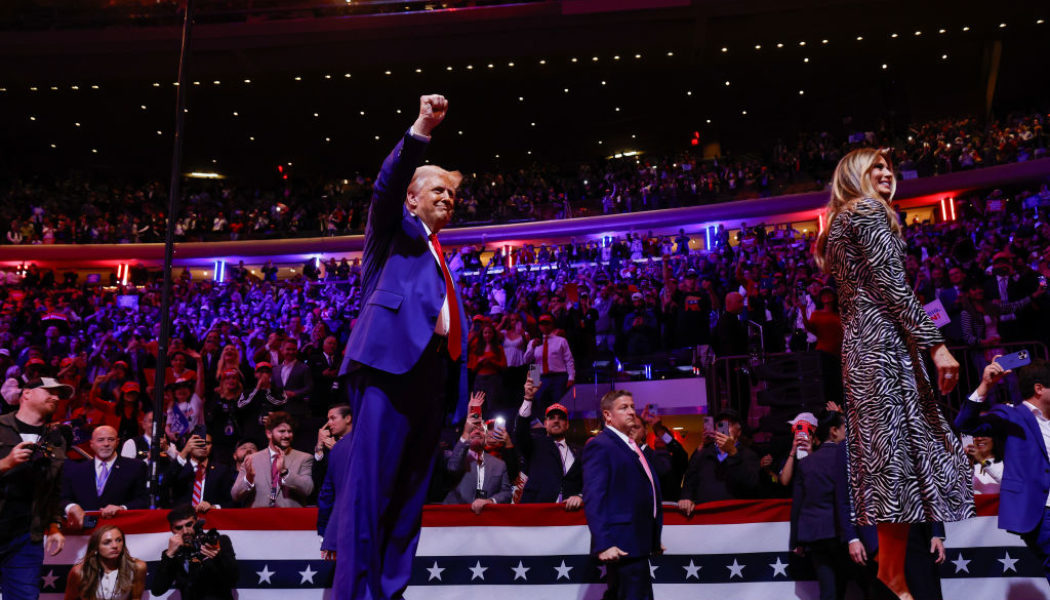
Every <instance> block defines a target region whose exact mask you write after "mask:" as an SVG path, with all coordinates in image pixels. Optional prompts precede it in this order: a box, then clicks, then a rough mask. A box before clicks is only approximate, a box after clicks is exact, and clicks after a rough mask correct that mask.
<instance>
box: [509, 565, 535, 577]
mask: <svg viewBox="0 0 1050 600" xmlns="http://www.w3.org/2000/svg"><path fill="white" fill-rule="evenodd" d="M531 568H532V567H526V566H525V565H524V564H522V562H521V561H520V560H519V561H518V566H516V567H511V568H510V570H511V571H514V581H517V580H518V579H519V578H521V579H524V580H525V581H528V580H529V578H528V576H526V575H525V573H528V572H529V569H531Z"/></svg>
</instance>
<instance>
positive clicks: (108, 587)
mask: <svg viewBox="0 0 1050 600" xmlns="http://www.w3.org/2000/svg"><path fill="white" fill-rule="evenodd" d="M117 574H118V571H116V570H113V571H107V572H106V574H105V575H103V576H102V577H100V578H99V580H98V594H97V596H98V597H99V598H102V599H103V600H112V599H113V596H114V592H116V591H117Z"/></svg>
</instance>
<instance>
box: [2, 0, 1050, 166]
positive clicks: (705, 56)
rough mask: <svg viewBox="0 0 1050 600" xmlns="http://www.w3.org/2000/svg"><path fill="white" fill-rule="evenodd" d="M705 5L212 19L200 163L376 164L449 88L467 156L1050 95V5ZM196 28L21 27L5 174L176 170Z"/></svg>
mask: <svg viewBox="0 0 1050 600" xmlns="http://www.w3.org/2000/svg"><path fill="white" fill-rule="evenodd" d="M620 3H621V4H622V2H620ZM589 4H590V5H591V6H594V5H599V7H600V6H601V5H609V6H611V5H614V4H617V3H616V2H611V1H610V2H605V1H604V0H597V2H589ZM667 4H682V2H676V1H675V0H672V1H670V2H667ZM685 4H687V5H686V6H677V7H674V6H672V7H670V8H652V9H648V10H627V11H601V10H599V11H597V12H588V13H586V14H575V13H574V14H570V13H572V11H571V10H570V9H571V8H572V5H573V0H562V1H560V2H557V1H553V2H550V1H548V2H531V3H523V4H514V5H502V6H487V7H477V8H468V9H457V10H430V11H408V12H406V13H404V14H382V15H372V16H360V17H321V18H287V19H269V20H261V21H249V22H236V23H210V22H203V23H201V24H199V25H198V26H197V27H196V28H195V30H194V39H193V45H192V52H191V58H190V63H189V73H190V75H189V77H188V86H187V88H186V89H187V90H188V94H189V95H188V98H189V104H188V107H189V112H188V113H187V114H186V123H187V129H186V137H185V140H186V158H185V160H184V165H185V167H186V168H185V169H184V170H185V171H191V170H199V171H203V170H206V171H217V172H220V173H223V174H226V175H230V176H232V177H246V176H252V177H253V178H254V179H255V180H258V179H259V177H260V176H262V177H265V176H267V175H270V176H276V175H277V171H276V168H277V166H278V165H281V166H282V167H283V168H284V169H285V172H286V173H287V172H291V173H292V174H293V177H294V176H297V175H302V176H314V175H324V176H342V177H349V176H352V175H353V174H354V173H358V172H362V173H366V174H371V173H373V172H374V171H375V170H376V168H377V167H378V164H379V162H380V161H381V160H382V157H383V156H384V155H385V153H386V152H387V151H388V150H389V148H390V147H391V146H392V145H393V143H394V142H395V141H396V139H397V138H398V137H399V136H400V135H401V133H402V132H403V131H404V130H405V129H406V128H407V126H408V125H409V124H410V123H411V121H412V118H413V116H414V112H415V110H416V99H417V98H418V96H419V95H420V94H421V93H430V92H441V93H444V94H446V95H447V96H448V97H449V99H450V103H451V105H450V113H449V118H448V120H447V121H446V123H445V124H444V125H442V127H441V129H440V130H439V131H438V132H437V138H436V140H435V143H434V145H433V148H432V152H431V154H430V158H431V160H433V161H435V162H440V163H441V164H445V165H449V166H453V167H458V168H461V169H464V170H466V171H468V172H470V171H482V170H507V169H514V168H518V167H520V166H523V165H527V164H529V163H532V162H535V161H539V162H554V163H561V164H567V163H572V162H575V161H579V160H591V159H596V158H601V157H604V156H610V155H614V154H616V153H620V152H625V151H640V152H645V153H664V152H668V151H676V150H681V151H687V150H690V149H691V146H690V139H691V138H692V137H694V133H695V134H698V136H699V139H700V144H699V145H698V146H697V148H703V147H704V146H705V145H707V144H719V145H720V148H721V150H722V151H727V152H732V153H737V154H740V153H747V152H751V151H756V150H759V149H762V148H768V147H769V146H770V145H771V144H772V143H773V142H774V141H775V140H776V139H777V138H781V137H783V138H789V137H790V136H791V135H792V134H794V133H796V132H798V131H820V130H834V131H836V132H839V133H843V132H849V131H862V130H864V129H872V128H876V127H879V126H880V125H881V124H886V125H889V126H891V127H893V126H898V127H899V126H901V125H902V124H904V123H908V122H912V121H915V120H921V119H927V118H930V117H934V116H942V115H963V114H974V115H981V114H983V113H984V112H985V111H986V110H987V109H989V108H990V109H993V110H996V111H998V112H1002V111H1007V110H1013V109H1025V110H1028V109H1042V110H1045V109H1046V108H1047V104H1048V102H1047V100H1048V99H1050V79H1048V78H1047V77H1045V73H1046V72H1047V67H1048V66H1050V64H1048V62H1050V53H1047V52H1046V51H1045V40H1046V39H1048V32H1050V24H1047V23H1046V22H1045V20H1046V19H1050V8H1047V6H1048V5H1047V3H1045V2H1000V3H988V2H975V1H963V2H952V3H947V2H924V3H915V2H901V1H887V2H856V1H834V0H825V1H818V0H788V1H762V0H752V1H743V2H740V1H736V2H730V1H694V2H691V3H689V2H686V3H685ZM178 33H179V32H178V28H177V27H174V26H144V27H128V26H125V25H115V26H112V27H96V28H85V29H73V30H49V31H37V30H34V31H6V32H3V33H0V115H2V116H0V118H2V119H3V121H4V124H3V128H2V132H0V143H2V144H3V148H4V151H3V153H2V157H0V172H3V173H5V174H6V175H7V176H11V175H16V176H33V175H50V174H53V173H62V172H65V171H67V170H69V169H76V170H82V171H86V172H92V173H100V174H109V173H113V174H125V173H127V174H132V175H135V176H138V177H142V176H149V177H157V178H160V179H164V177H165V174H166V173H167V170H168V168H169V165H170V155H171V147H172V137H171V136H172V128H173V122H174V98H175V87H174V86H173V82H174V80H175V74H176V66H177V51H178ZM990 78H991V80H994V85H992V86H990V85H989V82H990Z"/></svg>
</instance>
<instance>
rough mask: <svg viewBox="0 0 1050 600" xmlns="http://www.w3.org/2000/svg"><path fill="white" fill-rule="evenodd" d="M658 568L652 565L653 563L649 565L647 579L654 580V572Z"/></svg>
mask: <svg viewBox="0 0 1050 600" xmlns="http://www.w3.org/2000/svg"><path fill="white" fill-rule="evenodd" d="M659 568H660V567H658V566H656V565H654V564H653V563H649V579H656V570H657V569H659Z"/></svg>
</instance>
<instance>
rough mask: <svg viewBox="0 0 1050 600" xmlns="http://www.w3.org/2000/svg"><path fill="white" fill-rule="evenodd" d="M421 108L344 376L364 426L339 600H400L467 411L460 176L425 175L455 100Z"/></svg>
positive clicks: (376, 244)
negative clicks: (457, 218)
mask: <svg viewBox="0 0 1050 600" xmlns="http://www.w3.org/2000/svg"><path fill="white" fill-rule="evenodd" d="M419 104H420V106H419V116H418V118H417V119H416V121H415V123H414V124H413V125H412V128H411V129H409V131H408V132H407V133H406V134H405V136H404V137H403V138H402V139H401V141H400V142H398V144H397V146H396V147H395V148H394V150H393V152H391V153H390V155H389V156H388V157H387V158H386V160H385V161H384V162H383V167H382V169H381V170H380V172H379V175H378V176H377V177H376V181H375V185H374V187H373V191H372V201H371V205H370V206H369V213H368V225H367V227H366V229H365V246H364V252H363V256H362V260H361V276H362V290H361V297H362V305H361V306H362V307H361V312H360V314H359V315H358V319H357V322H356V324H355V325H354V328H353V330H352V331H351V332H350V339H349V341H348V342H347V345H346V353H345V355H344V359H343V364H342V367H341V368H340V371H339V375H340V377H341V378H342V380H343V381H344V382H345V389H346V390H347V395H348V397H349V401H350V407H351V412H352V413H353V415H354V431H353V433H352V434H351V437H350V447H349V449H348V450H349V459H348V462H347V474H346V478H345V479H344V481H343V483H342V485H341V487H340V488H339V489H338V490H336V502H335V507H334V510H335V511H338V512H339V521H338V533H337V546H336V547H337V553H338V560H337V561H336V574H335V583H334V585H333V589H335V590H336V591H337V594H338V597H339V598H340V599H343V598H353V599H354V600H372V599H383V600H385V599H387V598H401V597H402V594H403V592H404V590H405V588H406V587H407V586H408V580H409V576H410V575H411V570H412V559H413V557H414V556H415V552H416V546H417V545H418V543H419V532H420V528H421V524H422V513H423V502H424V500H425V499H426V492H427V487H428V485H429V483H430V477H431V474H432V467H433V464H434V456H435V454H436V453H437V448H438V437H439V434H440V430H441V426H442V423H444V421H445V414H446V405H448V406H449V407H456V416H455V417H454V419H458V418H461V417H462V416H465V411H466V405H467V393H466V392H467V389H466V383H467V377H466V362H465V361H464V360H463V358H464V356H465V355H466V353H467V350H466V348H467V340H466V335H465V332H466V330H467V323H466V318H465V316H464V311H463V304H462V301H461V300H460V296H459V292H457V291H456V287H455V284H454V282H453V281H452V275H451V273H450V272H449V269H448V266H447V265H446V263H445V258H444V253H443V252H442V249H441V243H440V241H439V240H438V238H437V233H438V232H439V231H440V230H441V229H442V228H443V227H445V226H446V225H448V223H449V221H451V220H452V211H453V208H454V207H455V203H456V188H457V187H458V185H459V182H460V179H461V176H460V174H459V173H450V172H448V171H446V170H444V169H441V168H439V167H435V166H430V165H427V166H422V167H420V165H421V164H422V163H423V153H424V151H425V150H426V147H427V144H428V142H429V140H430V134H431V132H432V131H433V130H434V128H435V127H437V125H438V124H439V123H441V121H442V120H443V119H444V118H445V114H446V111H447V110H448V101H447V100H445V98H444V97H443V96H439V95H432V96H423V97H422V98H420V103H419ZM460 413H463V414H460ZM329 529H331V528H330V527H329Z"/></svg>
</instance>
